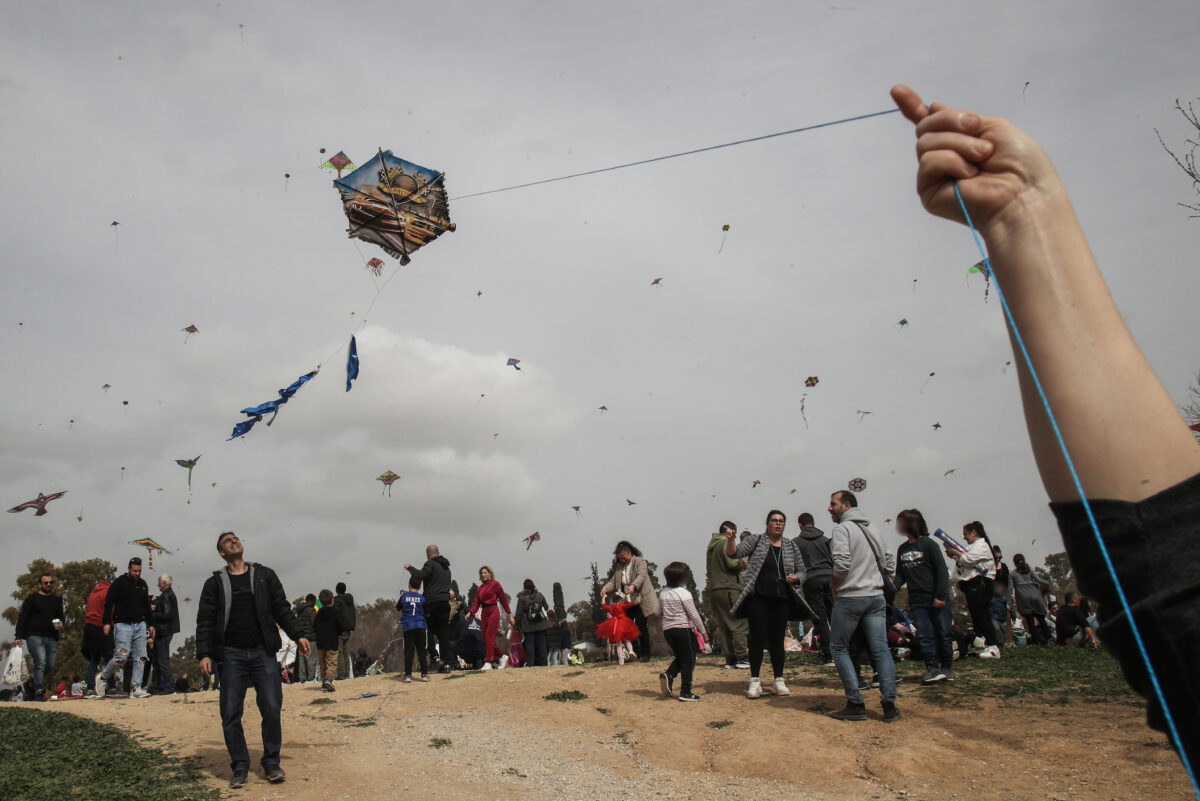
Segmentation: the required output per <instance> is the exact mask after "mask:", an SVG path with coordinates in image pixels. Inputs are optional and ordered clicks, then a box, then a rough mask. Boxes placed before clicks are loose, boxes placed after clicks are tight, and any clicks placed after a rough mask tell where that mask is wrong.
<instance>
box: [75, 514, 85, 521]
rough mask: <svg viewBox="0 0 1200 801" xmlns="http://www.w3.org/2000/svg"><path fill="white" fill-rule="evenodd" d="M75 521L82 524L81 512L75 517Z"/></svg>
mask: <svg viewBox="0 0 1200 801" xmlns="http://www.w3.org/2000/svg"><path fill="white" fill-rule="evenodd" d="M75 519H76V520H78V521H79V522H80V523H82V522H83V512H80V513H79V514H77V515H75Z"/></svg>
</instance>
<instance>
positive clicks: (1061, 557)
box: [1033, 551, 1075, 603]
mask: <svg viewBox="0 0 1200 801" xmlns="http://www.w3.org/2000/svg"><path fill="white" fill-rule="evenodd" d="M1033 574H1034V575H1035V576H1037V578H1038V581H1040V582H1042V583H1043V584H1046V585H1048V586H1049V587H1050V593H1051V594H1052V595H1054V596H1055V597H1056V598H1058V600H1059V602H1060V603H1061V602H1062V597H1063V594H1065V593H1066V592H1068V591H1072V590H1074V589H1075V571H1074V570H1073V569H1072V568H1071V561H1070V560H1069V559H1068V558H1067V552H1066V551H1061V552H1059V553H1052V554H1050V555H1049V556H1047V557H1046V566H1045V567H1035V568H1034V569H1033Z"/></svg>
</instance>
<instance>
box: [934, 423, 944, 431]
mask: <svg viewBox="0 0 1200 801" xmlns="http://www.w3.org/2000/svg"><path fill="white" fill-rule="evenodd" d="M941 427H942V424H941V423H934V424H933V430H934V431H938V430H940V429H941Z"/></svg>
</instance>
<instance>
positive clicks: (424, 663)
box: [404, 629, 429, 676]
mask: <svg viewBox="0 0 1200 801" xmlns="http://www.w3.org/2000/svg"><path fill="white" fill-rule="evenodd" d="M425 635H426V631H425V629H412V630H411V631H406V632H404V675H405V676H411V675H412V669H413V657H414V656H415V657H417V659H419V660H420V662H421V675H422V676H424V675H425V674H426V673H428V672H429V661H428V660H429V654H428V653H427V652H426V650H425Z"/></svg>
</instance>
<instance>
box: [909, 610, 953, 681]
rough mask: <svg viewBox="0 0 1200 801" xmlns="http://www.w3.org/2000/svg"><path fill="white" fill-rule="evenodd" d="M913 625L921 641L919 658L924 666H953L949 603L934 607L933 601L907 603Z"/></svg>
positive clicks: (934, 668)
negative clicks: (939, 607) (923, 661)
mask: <svg viewBox="0 0 1200 801" xmlns="http://www.w3.org/2000/svg"><path fill="white" fill-rule="evenodd" d="M908 612H909V614H911V615H912V620H913V625H915V626H916V627H917V639H918V640H920V642H921V658H922V659H924V660H925V667H927V668H929V669H931V670H936V669H938V668H939V667H941V668H948V667H953V666H954V631H953V630H952V628H951V625H952V621H951V619H950V604H946V605H945V606H943V607H942V608H941V609H934V608H933V603H932V602H931V603H927V604H909V606H908Z"/></svg>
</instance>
